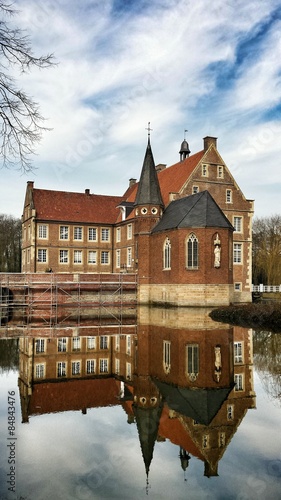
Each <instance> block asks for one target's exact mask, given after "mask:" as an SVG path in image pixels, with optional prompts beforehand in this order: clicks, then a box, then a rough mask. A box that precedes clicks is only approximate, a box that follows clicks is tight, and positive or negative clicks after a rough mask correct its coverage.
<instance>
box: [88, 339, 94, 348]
mask: <svg viewBox="0 0 281 500" xmlns="http://www.w3.org/2000/svg"><path fill="white" fill-rule="evenodd" d="M87 348H88V349H95V348H96V337H87Z"/></svg>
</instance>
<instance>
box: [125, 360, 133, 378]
mask: <svg viewBox="0 0 281 500" xmlns="http://www.w3.org/2000/svg"><path fill="white" fill-rule="evenodd" d="M131 378H132V364H131V363H128V362H126V379H127V380H131Z"/></svg>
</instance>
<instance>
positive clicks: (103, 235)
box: [101, 227, 109, 241]
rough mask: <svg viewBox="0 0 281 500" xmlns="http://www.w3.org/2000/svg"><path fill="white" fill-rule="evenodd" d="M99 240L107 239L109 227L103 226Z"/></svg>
mask: <svg viewBox="0 0 281 500" xmlns="http://www.w3.org/2000/svg"><path fill="white" fill-rule="evenodd" d="M101 241H109V229H108V228H105V227H103V228H102V230H101Z"/></svg>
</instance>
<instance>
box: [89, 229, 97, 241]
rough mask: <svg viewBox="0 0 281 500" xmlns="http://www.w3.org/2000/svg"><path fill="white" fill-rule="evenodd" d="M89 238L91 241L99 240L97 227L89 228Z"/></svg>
mask: <svg viewBox="0 0 281 500" xmlns="http://www.w3.org/2000/svg"><path fill="white" fill-rule="evenodd" d="M88 240H89V241H97V228H96V227H89V228H88Z"/></svg>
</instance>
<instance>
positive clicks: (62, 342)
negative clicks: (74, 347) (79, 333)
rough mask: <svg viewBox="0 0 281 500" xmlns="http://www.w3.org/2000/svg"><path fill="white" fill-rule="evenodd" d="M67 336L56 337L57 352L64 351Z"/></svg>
mask: <svg viewBox="0 0 281 500" xmlns="http://www.w3.org/2000/svg"><path fill="white" fill-rule="evenodd" d="M66 346H67V338H66V337H60V338H59V339H58V352H66Z"/></svg>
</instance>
